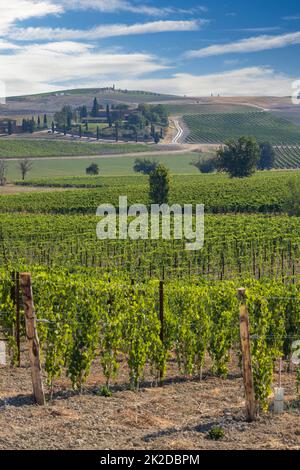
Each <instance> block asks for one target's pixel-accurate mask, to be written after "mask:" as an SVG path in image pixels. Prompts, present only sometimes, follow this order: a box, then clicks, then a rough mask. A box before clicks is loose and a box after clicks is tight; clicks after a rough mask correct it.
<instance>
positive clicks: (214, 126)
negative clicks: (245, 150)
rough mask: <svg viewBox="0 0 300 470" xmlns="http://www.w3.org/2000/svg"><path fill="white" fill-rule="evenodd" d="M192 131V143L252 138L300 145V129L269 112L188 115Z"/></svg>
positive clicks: (188, 140) (275, 143) (279, 143)
mask: <svg viewBox="0 0 300 470" xmlns="http://www.w3.org/2000/svg"><path fill="white" fill-rule="evenodd" d="M183 119H184V122H185V124H186V125H187V126H188V128H189V130H190V134H189V135H188V137H187V142H189V143H220V144H221V143H224V142H225V141H226V140H228V139H232V138H239V137H240V136H241V135H250V136H253V137H255V138H256V139H257V140H258V141H259V142H265V141H267V142H270V143H271V144H273V145H282V143H284V145H292V146H294V145H299V144H300V128H299V126H297V125H294V124H292V123H290V122H289V121H286V120H284V119H280V118H276V117H274V116H272V115H271V114H270V113H268V112H262V111H254V112H246V113H219V114H218V113H211V114H197V115H185V116H184V117H183Z"/></svg>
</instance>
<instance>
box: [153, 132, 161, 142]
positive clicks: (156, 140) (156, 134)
mask: <svg viewBox="0 0 300 470" xmlns="http://www.w3.org/2000/svg"><path fill="white" fill-rule="evenodd" d="M153 140H154V143H155V144H159V142H160V133H159V132H155V134H154V137H153Z"/></svg>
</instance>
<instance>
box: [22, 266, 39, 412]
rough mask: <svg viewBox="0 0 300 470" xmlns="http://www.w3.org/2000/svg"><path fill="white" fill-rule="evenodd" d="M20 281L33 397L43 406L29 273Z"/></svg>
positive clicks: (23, 275) (37, 341)
mask: <svg viewBox="0 0 300 470" xmlns="http://www.w3.org/2000/svg"><path fill="white" fill-rule="evenodd" d="M20 281H21V282H20V284H21V290H22V294H23V302H24V310H25V323H26V338H27V342H28V349H29V358H30V365H31V378H32V386H33V395H34V398H35V401H36V403H37V404H38V405H45V395H44V389H43V382H42V376H41V361H40V344H39V339H38V335H37V329H36V315H35V310H34V303H33V294H32V283H31V275H30V273H21V274H20Z"/></svg>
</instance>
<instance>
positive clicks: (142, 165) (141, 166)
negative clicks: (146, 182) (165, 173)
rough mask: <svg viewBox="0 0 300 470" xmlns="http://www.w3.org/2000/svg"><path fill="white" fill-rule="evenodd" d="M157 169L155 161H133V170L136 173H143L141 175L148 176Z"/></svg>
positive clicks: (137, 159) (139, 159) (140, 159)
mask: <svg viewBox="0 0 300 470" xmlns="http://www.w3.org/2000/svg"><path fill="white" fill-rule="evenodd" d="M157 167H158V162H157V161H156V160H150V159H147V158H136V160H135V161H134V165H133V169H134V171H135V172H136V173H143V175H150V173H152V171H154V170H155V169H156V168H157Z"/></svg>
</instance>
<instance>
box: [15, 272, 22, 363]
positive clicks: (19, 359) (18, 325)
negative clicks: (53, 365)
mask: <svg viewBox="0 0 300 470" xmlns="http://www.w3.org/2000/svg"><path fill="white" fill-rule="evenodd" d="M15 300H16V342H17V348H18V357H17V362H18V367H21V340H20V326H21V325H20V323H21V319H20V273H16V283H15Z"/></svg>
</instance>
